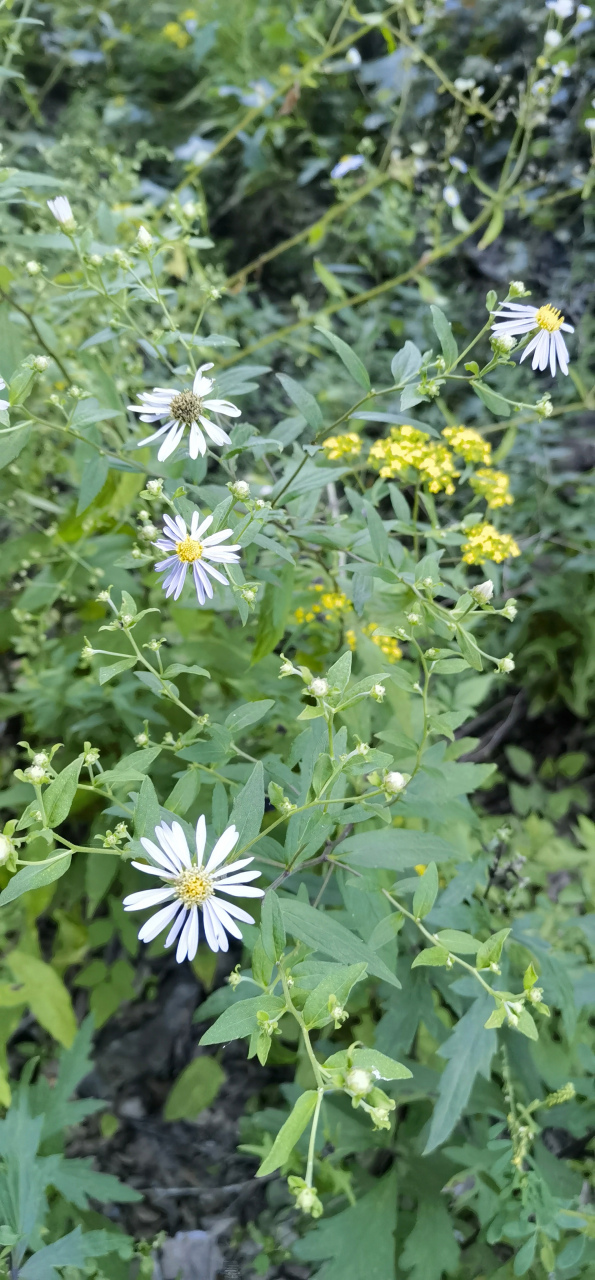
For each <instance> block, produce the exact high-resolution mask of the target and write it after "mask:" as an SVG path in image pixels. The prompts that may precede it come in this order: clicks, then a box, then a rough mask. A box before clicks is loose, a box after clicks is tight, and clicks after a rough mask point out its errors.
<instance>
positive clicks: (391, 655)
mask: <svg viewBox="0 0 595 1280" xmlns="http://www.w3.org/2000/svg"><path fill="white" fill-rule="evenodd" d="M377 626H378V623H377V622H367V623H366V625H365V627H362V630H363V632H364V635H366V636H369V637H370V640H371V641H372V644H375V645H377V646H378V648H379V649H380V652H381V653H382V654H383V656H384V657H385V658H386V659H387V661H388V662H398V661H399V658H402V657H403V650H402V649H401V647H400V645H398V644H397V642H396V640H395V639H394V637H393V636H375V635H374V634H373V633H374V631H375V630H376V627H377ZM348 634H349V633H348ZM351 635H353V632H351ZM345 638H346V639H347V636H346V637H345ZM347 643H348V644H349V641H347ZM350 647H351V645H350ZM354 647H355V646H354Z"/></svg>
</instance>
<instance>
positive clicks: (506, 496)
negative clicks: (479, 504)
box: [469, 467, 514, 509]
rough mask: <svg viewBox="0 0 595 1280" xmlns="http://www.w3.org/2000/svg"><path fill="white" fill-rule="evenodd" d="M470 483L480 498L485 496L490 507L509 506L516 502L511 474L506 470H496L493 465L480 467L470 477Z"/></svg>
mask: <svg viewBox="0 0 595 1280" xmlns="http://www.w3.org/2000/svg"><path fill="white" fill-rule="evenodd" d="M469 484H470V485H471V488H472V489H473V491H474V492H475V493H478V494H479V496H480V498H485V499H486V501H487V504H488V507H492V508H494V509H495V508H496V507H509V506H511V504H512V503H513V502H514V498H513V496H512V494H511V492H510V476H507V474H506V472H505V471H494V470H493V468H492V467H480V469H479V471H476V472H475V475H473V476H471V477H470V479H469Z"/></svg>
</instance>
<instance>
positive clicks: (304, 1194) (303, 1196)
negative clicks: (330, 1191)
mask: <svg viewBox="0 0 595 1280" xmlns="http://www.w3.org/2000/svg"><path fill="white" fill-rule="evenodd" d="M295 1202H296V1205H297V1207H298V1209H301V1211H302V1213H311V1214H312V1217H314V1218H319V1217H320V1213H321V1211H322V1205H321V1203H320V1200H319V1199H318V1196H317V1194H316V1188H315V1187H302V1189H301V1191H299V1192H298V1194H297V1196H296V1200H295Z"/></svg>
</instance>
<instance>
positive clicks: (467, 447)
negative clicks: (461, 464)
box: [442, 427, 492, 463]
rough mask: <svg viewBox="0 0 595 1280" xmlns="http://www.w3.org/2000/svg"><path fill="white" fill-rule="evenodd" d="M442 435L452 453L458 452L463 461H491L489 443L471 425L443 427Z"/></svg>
mask: <svg viewBox="0 0 595 1280" xmlns="http://www.w3.org/2000/svg"><path fill="white" fill-rule="evenodd" d="M442 435H443V436H444V437H445V439H446V440H448V443H449V445H450V447H451V449H452V450H453V453H458V454H459V456H460V457H461V458H464V460H465V462H483V463H488V462H490V461H491V457H492V446H491V444H490V443H489V441H488V440H484V438H483V436H480V434H479V431H474V430H473V428H472V427H445V428H444V431H443V432H442Z"/></svg>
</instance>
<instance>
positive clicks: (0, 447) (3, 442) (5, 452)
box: [0, 427, 31, 471]
mask: <svg viewBox="0 0 595 1280" xmlns="http://www.w3.org/2000/svg"><path fill="white" fill-rule="evenodd" d="M30 439H31V427H19V429H18V430H17V431H14V430H11V431H7V432H6V434H4V432H2V433H0V471H1V470H2V468H3V467H7V466H8V464H9V462H14V459H15V458H18V456H19V453H21V452H22V450H23V449H24V448H25V445H26V444H28V443H29V440H30Z"/></svg>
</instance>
